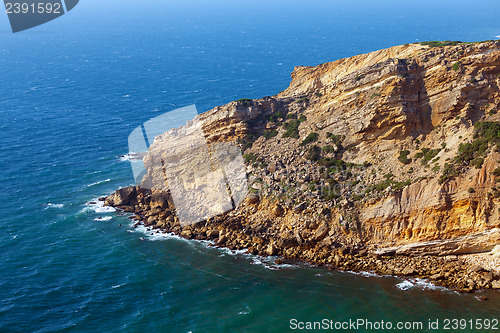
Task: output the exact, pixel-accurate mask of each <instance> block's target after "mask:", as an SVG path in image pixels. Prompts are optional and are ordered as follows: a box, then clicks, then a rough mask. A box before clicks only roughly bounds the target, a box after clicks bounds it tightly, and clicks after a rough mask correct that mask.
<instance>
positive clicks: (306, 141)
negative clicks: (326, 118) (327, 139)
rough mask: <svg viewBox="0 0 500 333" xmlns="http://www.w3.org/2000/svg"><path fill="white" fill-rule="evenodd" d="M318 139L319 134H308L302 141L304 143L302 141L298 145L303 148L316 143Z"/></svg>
mask: <svg viewBox="0 0 500 333" xmlns="http://www.w3.org/2000/svg"><path fill="white" fill-rule="evenodd" d="M318 139H319V134H318V133H315V132H313V133H309V135H307V136H306V138H305V139H304V141H302V143H301V144H300V145H301V146H305V145H308V144H310V143H312V142H316V141H318Z"/></svg>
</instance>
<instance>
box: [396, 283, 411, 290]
mask: <svg viewBox="0 0 500 333" xmlns="http://www.w3.org/2000/svg"><path fill="white" fill-rule="evenodd" d="M413 287H415V285H414V284H413V283H411V282H410V281H403V282H401V283H398V284H397V285H396V288H398V289H401V290H408V289H410V288H413Z"/></svg>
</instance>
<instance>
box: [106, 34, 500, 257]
mask: <svg viewBox="0 0 500 333" xmlns="http://www.w3.org/2000/svg"><path fill="white" fill-rule="evenodd" d="M499 109H500V42H499V41H496V42H484V43H463V44H460V45H456V46H447V47H434V48H431V47H428V46H423V45H419V44H411V45H404V46H396V47H392V48H389V49H386V50H380V51H376V52H372V53H369V54H364V55H358V56H355V57H351V58H348V59H341V60H337V61H335V62H332V63H326V64H322V65H319V66H316V67H296V68H295V70H294V72H293V73H292V82H291V84H290V87H289V88H288V89H286V90H285V91H283V92H281V93H279V94H278V95H276V96H273V97H265V98H263V99H258V100H241V101H235V102H232V103H229V104H227V105H224V106H221V107H216V108H214V109H212V110H210V111H208V112H206V113H204V114H201V115H199V116H198V117H197V119H196V120H195V122H196V123H201V124H202V128H203V131H204V133H205V136H206V138H207V139H208V142H209V143H211V144H212V145H214V144H216V143H220V142H228V141H232V140H236V139H237V140H238V142H239V144H240V145H241V147H242V150H243V151H244V154H245V160H246V165H247V170H246V171H247V174H248V177H249V184H250V186H251V193H250V194H249V196H248V197H247V200H245V201H244V202H242V203H241V204H239V205H237V206H236V208H235V209H234V210H233V211H232V212H230V213H229V214H226V215H224V216H222V217H218V218H215V219H213V220H211V221H212V222H213V221H215V222H214V223H217V221H222V220H225V222H224V223H225V226H224V227H219V228H218V230H219V231H218V234H217V235H218V236H217V237H219V238H221V237H222V236H221V235H225V234H226V233H227V235H228V236H224V237H225V239H220V241H221V242H222V243H224V242H227V241H228V237H229V238H231V237H235V238H236V239H238V240H237V242H236V244H238V246H239V245H240V244H242V246H245V245H244V244H246V247H248V244H250V243H251V242H252V239H253V238H255V237H257V238H258V239H261V240H262V242H261V241H259V242H257V240H255V239H253V242H254V243H255V242H257V243H255V247H256V248H257V250H258V251H263V250H264V251H268V252H269V251H270V252H271V253H273V254H281V255H283V256H285V257H297V254H296V252H297V250H296V248H297V247H299V248H301V247H302V248H303V249H302V251H303V252H302V253H303V256H304V257H307V256H308V255H311V256H312V254H308V252H307V251H309V249H316V250H317V251H326V252H328V249H333V248H337V247H339V246H342V245H344V246H352V247H356V248H362V247H367V248H368V249H372V250H374V251H379V252H380V253H386V252H398V253H404V254H412V253H415V254H441V255H442V254H460V253H472V252H484V251H489V250H491V249H492V248H493V247H494V246H495V245H496V244H498V243H500V231H499V229H498V228H500V200H499V199H498V197H499V194H500V191H499V190H498V189H497V188H496V185H497V179H498V176H500V171H499V170H500V169H497V168H498V167H499V166H500V163H499V161H500V154H499V153H498V151H497V150H498V147H500V126H499V125H498V122H499V121H500V114H498V113H497V111H498V110H499ZM189 126H191V125H189V124H188V125H187V127H189ZM162 142H163V141H162V140H161V139H158V140H155V142H154V144H153V145H152V147H151V150H152V151H155V150H156V151H157V150H162V149H168V147H166V146H165V143H164V142H163V143H162ZM146 165H147V166H148V163H147V158H146ZM155 168H157V167H155V166H152V165H149V169H148V173H149V175H150V176H152V175H154V174H159V173H161V170H159V169H155ZM495 170H497V171H496V172H495ZM155 191H156V192H158V193H159V192H161V191H160V189H158V190H154V191H153V195H156V194H155ZM163 194H164V195H165V196H167V197H168V193H163ZM160 196H161V195H160ZM115 199H116V198H114V197H110V198H109V199H108V203H109V204H114V205H117V204H116V202H114V200H115ZM166 201H168V198H167V199H165V200H159V201H158V202H159V203H158V205H156V204H155V203H154V204H153V205H152V206H155V207H156V206H158V207H161V208H162V209H163V210H166V209H167V210H168V207H171V208H172V205H170V206H169V205H168V204H165V202H166ZM154 202H156V201H154ZM155 207H151V208H155ZM164 215H165V214H164ZM164 215H161V214H157V216H156V217H153V218H152V220H151V221H150V222H151V223H154V224H158V223H160V224H161V225H168V224H169V223H170V224H172V225H175V223H176V222H175V221H176V220H175V218H174V217H170V218H169V219H167V217H166V216H171V215H172V214H167V215H166V216H164ZM231 221H232V222H231ZM231 223H236V227H235V228H236V229H237V228H242V229H245V230H249V232H247V235H240V236H231V235H229V234H230V233H229V230H230V229H232V227H231ZM235 228H233V229H235ZM181 229H182V228H180V229H179V231H181ZM238 237H240V238H238ZM252 237H253V238H252ZM247 238H248V239H247ZM222 240H223V241H222ZM240 240H241V242H240ZM259 246H260V248H259ZM269 247H271V248H269ZM304 251H305V252H304ZM311 253H312V252H311ZM326 256H327V255H326ZM327 257H328V256H327ZM331 260H333V259H331Z"/></svg>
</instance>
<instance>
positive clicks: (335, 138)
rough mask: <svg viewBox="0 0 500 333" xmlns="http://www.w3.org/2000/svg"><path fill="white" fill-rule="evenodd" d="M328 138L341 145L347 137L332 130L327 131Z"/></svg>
mask: <svg viewBox="0 0 500 333" xmlns="http://www.w3.org/2000/svg"><path fill="white" fill-rule="evenodd" d="M326 138H327V139H330V141H332V142H333V143H334V144H335V145H336V146H337V147H339V148H340V147H341V145H342V141H344V139H345V137H344V136H343V135H335V134H332V133H330V132H327V133H326Z"/></svg>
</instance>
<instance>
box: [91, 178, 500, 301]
mask: <svg viewBox="0 0 500 333" xmlns="http://www.w3.org/2000/svg"><path fill="white" fill-rule="evenodd" d="M100 200H101V201H105V205H107V206H112V207H115V208H117V209H119V210H122V211H124V212H128V213H131V214H133V215H132V216H131V217H130V218H131V219H135V220H136V221H137V222H136V223H135V225H134V227H135V228H137V227H138V226H139V225H144V226H145V227H147V228H149V230H151V231H152V232H156V233H161V232H162V233H173V234H176V235H178V236H180V237H183V238H185V239H195V240H207V241H212V242H213V243H214V244H216V246H219V247H226V248H228V249H230V250H244V249H246V250H247V252H248V253H251V254H254V255H260V256H271V255H272V256H278V257H279V259H277V260H276V263H277V264H281V263H282V262H283V260H291V261H302V262H307V263H310V264H313V265H317V266H320V267H325V268H327V269H333V270H339V271H351V272H372V273H375V274H377V275H392V276H398V277H405V278H420V279H426V280H428V281H430V282H432V283H433V284H434V285H436V286H442V287H446V288H448V289H451V290H455V291H459V292H474V291H479V290H485V289H500V273H499V272H498V271H497V270H495V269H491V270H489V269H486V268H484V267H482V266H484V265H475V264H474V262H472V261H471V260H462V259H461V257H460V256H456V255H448V256H430V255H422V256H407V255H380V254H377V253H375V252H374V251H371V250H368V248H366V247H364V246H341V245H340V244H332V243H328V242H324V241H322V240H323V239H322V238H321V237H320V234H321V233H323V232H322V231H321V230H320V229H318V230H317V232H316V236H317V237H316V239H314V238H313V239H309V240H303V239H300V237H296V238H295V239H281V238H278V237H275V236H274V235H273V234H272V233H270V232H267V226H265V225H262V226H260V228H254V227H253V226H252V223H251V221H247V220H246V219H245V218H244V217H243V216H242V215H239V214H237V213H236V212H235V211H231V212H228V213H226V214H224V215H220V216H217V217H215V218H212V219H210V220H208V221H205V222H200V223H197V224H194V225H188V226H181V224H180V223H179V222H178V219H177V217H176V216H175V214H174V211H172V210H171V209H169V207H172V206H171V203H169V198H168V193H167V194H165V193H158V192H156V191H153V192H152V191H151V190H146V189H142V188H140V187H127V188H123V189H120V190H118V191H116V192H115V193H114V194H112V195H110V196H108V197H106V198H101V199H100ZM259 201H260V198H259V197H258V196H257V195H250V196H249V197H248V198H247V199H246V201H245V203H244V204H245V205H250V206H251V205H256V204H258V203H259ZM483 260H484V259H483Z"/></svg>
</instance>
